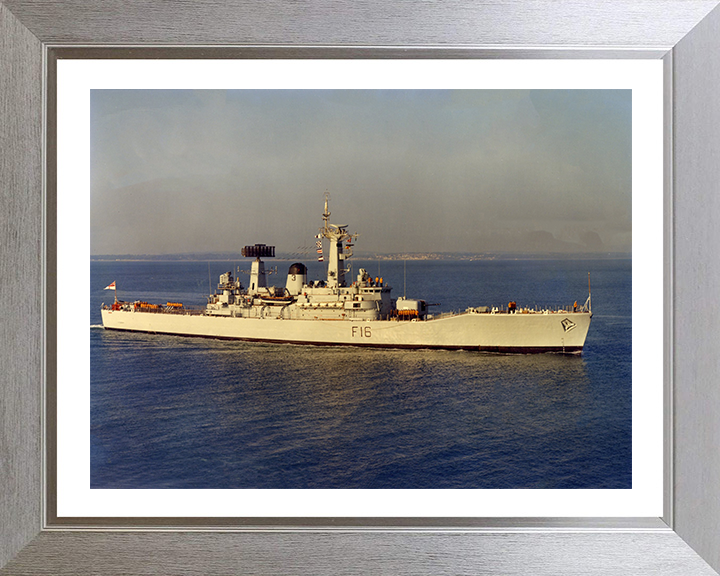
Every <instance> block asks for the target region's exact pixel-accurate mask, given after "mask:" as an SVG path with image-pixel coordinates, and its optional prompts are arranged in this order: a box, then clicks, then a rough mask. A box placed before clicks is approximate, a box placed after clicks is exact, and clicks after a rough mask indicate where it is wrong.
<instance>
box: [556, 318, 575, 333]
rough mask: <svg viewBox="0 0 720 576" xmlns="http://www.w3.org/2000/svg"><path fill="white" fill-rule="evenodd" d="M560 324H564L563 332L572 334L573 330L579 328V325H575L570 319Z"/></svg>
mask: <svg viewBox="0 0 720 576" xmlns="http://www.w3.org/2000/svg"><path fill="white" fill-rule="evenodd" d="M560 324H562V327H563V330H565V332H570V330H572V329H573V328H575V326H577V324H575V322H573V321H572V320H570V318H565V320H563V321H562V322H560Z"/></svg>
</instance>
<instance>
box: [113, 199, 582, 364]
mask: <svg viewBox="0 0 720 576" xmlns="http://www.w3.org/2000/svg"><path fill="white" fill-rule="evenodd" d="M322 218H323V225H322V227H320V229H319V230H318V233H317V234H316V236H315V239H316V246H317V252H318V260H319V261H321V262H324V261H325V260H326V258H325V255H324V249H323V242H324V241H329V250H328V255H327V278H326V279H325V280H317V281H308V274H307V267H306V266H305V265H304V264H302V263H299V262H297V263H294V264H292V265H291V266H290V268H289V270H288V274H287V281H286V283H285V286H284V287H282V286H268V283H267V274H266V270H265V262H264V260H263V259H264V258H272V257H274V256H275V247H274V246H268V245H265V244H255V245H252V246H245V247H244V248H242V250H241V253H242V255H243V257H246V258H252V259H253V261H252V264H251V268H250V279H249V283H248V286H247V288H245V287H244V286H243V285H242V283H241V282H240V280H239V279H238V278H237V277H234V276H233V273H232V272H226V273H224V274H222V275H220V279H219V283H218V286H217V290H216V291H215V292H214V293H213V294H210V295H209V296H208V302H207V305H206V307H205V308H201V309H191V308H187V307H185V306H183V304H182V303H181V302H167V303H166V304H162V305H161V304H151V303H149V302H144V301H134V302H125V301H121V300H118V299H117V291H116V292H115V295H116V296H115V301H114V302H113V303H112V304H111V305H105V304H103V306H102V322H103V327H104V328H105V329H108V330H130V331H136V332H149V333H153V334H174V335H178V336H196V337H206V338H220V339H228V340H245V341H260V342H277V343H280V342H281V343H293V344H314V345H331V346H342V345H348V346H366V347H376V348H444V349H458V350H474V351H488V352H501V353H538V352H557V353H566V354H578V353H580V352H582V349H583V346H584V344H585V338H586V336H587V333H588V329H589V327H590V319H591V318H592V310H591V298H590V291H589V287H588V298H587V300H586V301H585V304H584V305H582V306H578V305H577V302H575V303H574V304H573V305H571V306H567V307H564V308H560V309H550V308H545V309H529V308H524V307H522V306H518V305H517V304H516V303H515V302H510V303H509V304H508V306H507V307H506V306H504V305H503V306H492V307H491V306H471V307H468V308H467V309H466V310H465V311H463V312H452V313H441V314H431V313H430V307H429V304H428V303H427V302H426V301H425V300H421V299H412V298H405V297H404V296H403V297H398V298H397V299H395V298H393V297H392V295H391V292H392V289H391V287H390V286H389V285H387V284H386V283H385V282H384V281H383V279H382V278H377V277H376V278H373V277H372V276H371V275H370V274H369V273H368V272H367V271H366V270H365V269H363V268H360V269H359V270H358V272H357V275H356V276H355V277H350V276H349V273H350V269H349V268H348V267H347V265H348V260H349V259H350V258H351V257H352V248H353V242H354V241H355V240H356V239H357V234H350V233H349V232H348V231H347V228H348V226H347V225H335V224H331V223H330V222H329V218H330V211H329V208H328V198H327V196H326V197H325V211H324V212H323V214H322ZM107 288H110V289H114V288H115V282H113V283H112V284H110V286H108V287H107Z"/></svg>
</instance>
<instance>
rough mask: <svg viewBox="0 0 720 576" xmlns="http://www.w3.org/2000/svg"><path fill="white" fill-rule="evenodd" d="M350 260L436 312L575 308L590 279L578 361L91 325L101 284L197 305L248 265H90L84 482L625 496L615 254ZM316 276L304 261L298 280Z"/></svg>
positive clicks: (626, 321) (626, 264) (123, 293)
mask: <svg viewBox="0 0 720 576" xmlns="http://www.w3.org/2000/svg"><path fill="white" fill-rule="evenodd" d="M291 263H292V262H290V261H282V260H278V261H273V262H268V263H267V264H268V265H270V264H272V266H275V265H277V269H278V275H277V276H270V278H269V283H270V284H274V285H284V283H285V274H286V273H287V268H288V267H289V265H290V264H291ZM305 263H306V264H307V261H306V262H305ZM353 265H354V268H355V270H357V269H358V268H360V267H364V268H366V269H367V270H368V272H370V274H371V275H373V276H379V277H382V278H383V279H384V281H385V283H386V284H388V283H389V284H390V285H391V286H393V295H394V297H397V296H402V295H403V292H406V294H407V296H408V297H409V298H413V297H416V298H423V299H425V300H426V301H428V302H431V303H433V304H437V306H435V307H433V309H432V311H433V312H445V311H452V310H464V309H465V308H467V307H468V306H481V305H488V306H500V305H504V306H507V303H508V302H509V301H516V302H517V303H518V306H529V307H534V306H535V305H538V306H543V307H545V306H567V305H572V303H573V302H574V301H577V302H578V304H579V305H581V304H583V303H584V302H585V299H586V297H587V293H588V272H590V275H591V281H592V306H593V313H594V316H593V320H592V324H591V326H590V331H589V333H588V337H587V341H586V345H585V349H584V351H583V353H582V355H561V354H538V355H505V354H490V353H479V352H466V351H444V350H390V349H379V350H373V349H365V348H348V347H312V346H299V345H281V344H262V343H245V342H233V341H221V340H211V339H203V338H183V337H177V336H166V335H150V334H135V333H129V332H115V331H105V330H103V329H102V328H101V318H100V307H101V304H102V303H103V302H105V303H110V302H112V300H113V292H112V291H106V290H103V288H104V287H105V286H107V285H108V284H110V283H111V282H113V281H116V282H117V295H118V298H120V299H122V300H128V301H134V300H146V301H148V302H155V303H165V302H168V301H174V302H183V304H184V305H185V306H203V305H204V304H205V302H206V299H205V296H206V294H207V293H208V290H209V288H208V286H209V284H210V285H211V287H212V288H214V287H215V284H216V283H217V279H218V276H219V274H221V273H223V272H227V271H230V270H235V269H236V268H237V266H240V268H247V267H248V266H249V264H247V262H243V261H237V262H232V261H231V262H218V261H212V262H209V263H208V262H190V261H180V260H178V261H153V262H149V261H92V262H91V285H90V295H91V298H90V323H89V324H90V357H91V430H90V432H91V487H92V488H366V489H367V488H385V489H387V488H397V489H408V488H544V489H555V488H624V489H628V488H631V487H632V476H631V470H632V451H631V440H632V421H631V407H632V394H631V392H632V391H631V364H632V348H631V345H632V338H631V337H632V317H631V302H632V285H631V270H632V262H631V260H630V259H587V260H568V259H562V260H548V259H545V260H542V259H537V260H528V259H495V260H476V261H469V260H437V261H427V260H421V261H408V262H407V263H403V262H402V261H396V260H393V261H379V262H378V261H365V262H363V261H353ZM321 266H322V264H319V263H317V262H316V263H314V264H311V265H309V266H308V267H309V278H310V279H320V278H322V276H323V270H322V268H321ZM355 273H356V272H355ZM240 279H241V281H242V280H244V283H245V284H247V276H243V275H241V276H240Z"/></svg>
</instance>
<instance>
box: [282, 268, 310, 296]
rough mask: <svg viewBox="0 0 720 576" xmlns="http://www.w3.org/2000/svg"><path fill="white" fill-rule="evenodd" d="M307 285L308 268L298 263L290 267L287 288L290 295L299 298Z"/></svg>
mask: <svg viewBox="0 0 720 576" xmlns="http://www.w3.org/2000/svg"><path fill="white" fill-rule="evenodd" d="M305 284H307V268H306V267H305V265H304V264H300V263H299V262H296V263H295V264H293V265H292V266H290V270H288V276H287V282H286V283H285V288H286V289H287V291H288V292H290V294H292V295H293V296H297V295H298V294H300V293H301V292H302V289H303V286H305Z"/></svg>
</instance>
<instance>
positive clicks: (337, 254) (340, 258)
mask: <svg viewBox="0 0 720 576" xmlns="http://www.w3.org/2000/svg"><path fill="white" fill-rule="evenodd" d="M329 199H330V198H329V196H328V193H327V192H325V211H324V212H323V215H322V217H323V227H322V228H320V233H319V234H318V237H319V238H327V239H328V240H329V241H330V253H329V255H328V269H327V285H328V287H329V288H338V287H342V286H345V260H346V259H347V258H350V256H352V249H351V248H350V247H348V248H347V251H344V249H343V241H344V240H350V239H351V238H352V235H351V234H348V233H347V231H346V230H345V228H347V224H345V225H342V226H338V225H336V224H330V223H329V222H328V219H329V218H330V209H329V207H328V201H329Z"/></svg>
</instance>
